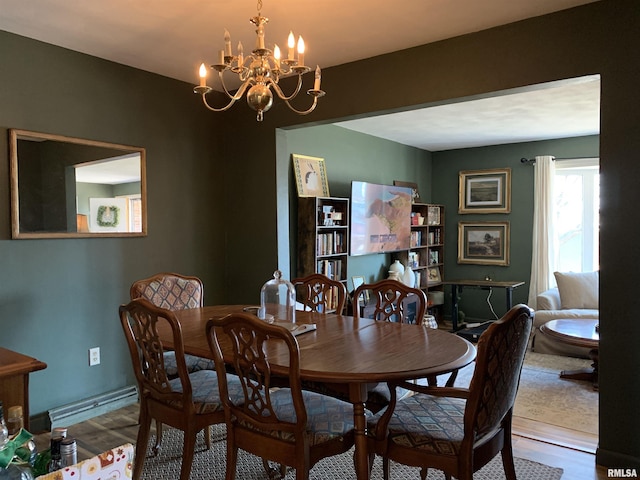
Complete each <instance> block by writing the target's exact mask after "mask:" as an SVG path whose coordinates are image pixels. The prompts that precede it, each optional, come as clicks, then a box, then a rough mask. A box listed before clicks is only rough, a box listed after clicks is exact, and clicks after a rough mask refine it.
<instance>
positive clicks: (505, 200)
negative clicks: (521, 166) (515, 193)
mask: <svg viewBox="0 0 640 480" xmlns="http://www.w3.org/2000/svg"><path fill="white" fill-rule="evenodd" d="M459 190H460V192H459V196H458V213H510V212H511V169H510V168H494V169H490V170H463V171H462V172H460V185H459Z"/></svg>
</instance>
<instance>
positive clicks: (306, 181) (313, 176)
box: [292, 153, 329, 197]
mask: <svg viewBox="0 0 640 480" xmlns="http://www.w3.org/2000/svg"><path fill="white" fill-rule="evenodd" d="M292 157H293V171H294V172H295V175H296V186H297V187H298V196H299V197H328V196H329V182H328V181H327V171H326V169H325V165H324V158H318V157H307V156H306V155H298V154H296V153H294V154H293V155H292Z"/></svg>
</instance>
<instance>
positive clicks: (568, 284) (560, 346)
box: [531, 272, 600, 358]
mask: <svg viewBox="0 0 640 480" xmlns="http://www.w3.org/2000/svg"><path fill="white" fill-rule="evenodd" d="M555 277H556V281H557V283H558V286H557V287H554V288H550V289H549V290H546V291H544V292H542V293H541V294H540V295H538V297H537V299H536V309H535V314H534V318H533V337H532V340H531V349H532V350H533V351H534V352H538V353H550V354H554V355H567V356H571V357H584V358H589V349H588V348H580V347H575V346H573V345H566V344H564V343H561V342H558V341H557V340H553V339H551V338H549V337H547V336H546V335H544V334H543V333H541V332H540V326H542V325H544V324H545V323H546V322H548V321H550V320H556V319H559V318H576V319H594V318H596V319H597V318H600V317H599V314H600V311H599V303H598V301H599V297H598V284H599V274H598V272H586V273H573V272H569V273H560V272H555Z"/></svg>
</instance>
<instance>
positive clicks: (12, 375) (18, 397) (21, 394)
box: [0, 347, 47, 430]
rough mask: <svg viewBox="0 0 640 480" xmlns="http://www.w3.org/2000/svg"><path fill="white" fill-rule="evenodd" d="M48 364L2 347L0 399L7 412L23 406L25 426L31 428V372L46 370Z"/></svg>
mask: <svg viewBox="0 0 640 480" xmlns="http://www.w3.org/2000/svg"><path fill="white" fill-rule="evenodd" d="M45 368H47V364H46V363H43V362H41V361H40V360H36V359H35V358H33V357H28V356H26V355H22V354H21V353H17V352H13V351H11V350H7V349H6V348H1V347H0V400H2V403H3V405H4V410H5V412H6V411H7V409H8V408H9V407H12V406H14V405H20V406H22V412H23V414H24V428H25V429H27V430H29V374H30V373H31V372H35V371H38V370H44V369H45Z"/></svg>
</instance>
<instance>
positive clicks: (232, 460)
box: [224, 440, 238, 480]
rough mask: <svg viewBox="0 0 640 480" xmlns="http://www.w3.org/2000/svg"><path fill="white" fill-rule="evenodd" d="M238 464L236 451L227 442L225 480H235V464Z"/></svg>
mask: <svg viewBox="0 0 640 480" xmlns="http://www.w3.org/2000/svg"><path fill="white" fill-rule="evenodd" d="M237 463H238V449H237V448H236V447H234V446H233V445H232V444H231V443H230V442H229V441H228V440H227V471H226V473H225V477H224V478H225V480H235V478H236V464H237Z"/></svg>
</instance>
